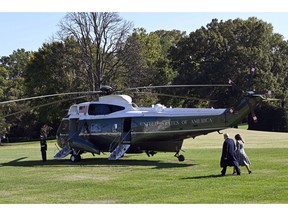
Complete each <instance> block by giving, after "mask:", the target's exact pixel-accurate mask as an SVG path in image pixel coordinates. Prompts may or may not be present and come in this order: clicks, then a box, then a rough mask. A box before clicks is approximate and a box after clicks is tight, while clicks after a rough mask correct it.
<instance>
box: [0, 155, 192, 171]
mask: <svg viewBox="0 0 288 216" xmlns="http://www.w3.org/2000/svg"><path fill="white" fill-rule="evenodd" d="M27 158H28V157H21V158H18V159H15V160H12V161H9V162H6V163H2V164H0V167H4V166H14V167H37V166H55V167H59V166H77V167H79V166H85V167H87V166H90V167H93V166H98V167H99V166H119V167H125V166H142V167H151V169H170V168H181V167H182V168H184V167H189V166H195V165H197V164H191V163H182V162H181V163H179V162H176V161H175V162H165V161H164V162H163V161H158V160H133V159H132V160H130V159H125V160H121V159H120V160H108V159H107V158H88V159H82V160H81V162H71V161H70V160H69V159H60V160H47V161H46V162H43V161H41V160H26V159H27Z"/></svg>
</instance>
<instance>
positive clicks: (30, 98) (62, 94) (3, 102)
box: [0, 91, 101, 105]
mask: <svg viewBox="0 0 288 216" xmlns="http://www.w3.org/2000/svg"><path fill="white" fill-rule="evenodd" d="M99 93H101V91H85V92H67V93H58V94H50V95H39V96H35V97H28V98H20V99H15V100H9V101H2V102H0V105H1V104H8V103H13V102H20V101H27V100H34V99H40V98H48V97H58V96H65V95H76V94H87V95H89V94H99Z"/></svg>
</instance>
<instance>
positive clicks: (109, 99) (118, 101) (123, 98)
mask: <svg viewBox="0 0 288 216" xmlns="http://www.w3.org/2000/svg"><path fill="white" fill-rule="evenodd" d="M99 102H101V103H106V104H114V105H126V104H132V98H131V97H130V96H128V95H107V96H102V97H99Z"/></svg>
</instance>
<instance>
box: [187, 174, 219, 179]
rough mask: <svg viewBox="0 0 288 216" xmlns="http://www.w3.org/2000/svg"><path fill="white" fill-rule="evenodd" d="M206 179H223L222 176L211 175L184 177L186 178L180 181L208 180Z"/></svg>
mask: <svg viewBox="0 0 288 216" xmlns="http://www.w3.org/2000/svg"><path fill="white" fill-rule="evenodd" d="M208 178H223V176H222V175H221V174H218V175H215V174H213V175H204V176H193V177H186V178H182V180H191V179H208Z"/></svg>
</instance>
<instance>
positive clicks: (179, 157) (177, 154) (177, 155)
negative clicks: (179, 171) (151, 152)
mask: <svg viewBox="0 0 288 216" xmlns="http://www.w3.org/2000/svg"><path fill="white" fill-rule="evenodd" d="M174 156H175V157H177V158H178V161H180V162H182V161H184V160H185V157H184V155H179V151H177V152H176V154H175V155H174Z"/></svg>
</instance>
